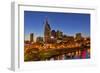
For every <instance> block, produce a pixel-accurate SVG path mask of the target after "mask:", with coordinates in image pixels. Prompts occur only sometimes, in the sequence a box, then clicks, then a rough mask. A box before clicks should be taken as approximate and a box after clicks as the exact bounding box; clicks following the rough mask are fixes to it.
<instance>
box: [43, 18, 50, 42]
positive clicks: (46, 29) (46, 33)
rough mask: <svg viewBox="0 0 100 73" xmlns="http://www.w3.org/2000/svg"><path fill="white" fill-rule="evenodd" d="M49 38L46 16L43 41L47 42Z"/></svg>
mask: <svg viewBox="0 0 100 73" xmlns="http://www.w3.org/2000/svg"><path fill="white" fill-rule="evenodd" d="M50 38H51V27H50V25H49V23H48V20H47V17H46V22H45V26H44V41H45V43H48V42H49V40H50Z"/></svg>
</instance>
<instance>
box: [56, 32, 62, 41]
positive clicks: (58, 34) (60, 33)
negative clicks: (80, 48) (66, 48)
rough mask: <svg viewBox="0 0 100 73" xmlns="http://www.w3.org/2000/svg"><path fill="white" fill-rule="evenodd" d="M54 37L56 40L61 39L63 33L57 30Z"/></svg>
mask: <svg viewBox="0 0 100 73" xmlns="http://www.w3.org/2000/svg"><path fill="white" fill-rule="evenodd" d="M56 36H57V39H59V38H62V36H63V32H61V31H59V30H57V32H56Z"/></svg>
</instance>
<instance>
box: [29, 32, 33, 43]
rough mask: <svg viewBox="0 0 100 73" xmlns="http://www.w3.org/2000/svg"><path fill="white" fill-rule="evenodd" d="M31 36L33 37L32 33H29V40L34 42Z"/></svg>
mask: <svg viewBox="0 0 100 73" xmlns="http://www.w3.org/2000/svg"><path fill="white" fill-rule="evenodd" d="M33 38H34V34H33V33H30V42H34V40H33Z"/></svg>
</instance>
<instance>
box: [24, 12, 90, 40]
mask: <svg viewBox="0 0 100 73" xmlns="http://www.w3.org/2000/svg"><path fill="white" fill-rule="evenodd" d="M46 17H47V18H48V22H49V24H50V27H51V29H52V30H60V31H62V32H63V34H66V35H73V36H74V35H75V34H76V33H82V35H84V36H90V14H80V13H58V12H36V11H24V33H25V40H28V39H29V35H30V33H34V36H35V37H37V36H43V34H44V25H45V20H46Z"/></svg>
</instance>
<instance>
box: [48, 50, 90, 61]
mask: <svg viewBox="0 0 100 73" xmlns="http://www.w3.org/2000/svg"><path fill="white" fill-rule="evenodd" d="M88 58H90V49H84V50H79V51H75V52H71V53H66V54H62V55H58V56H54V57H52V58H50V59H49V60H67V59H88Z"/></svg>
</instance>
